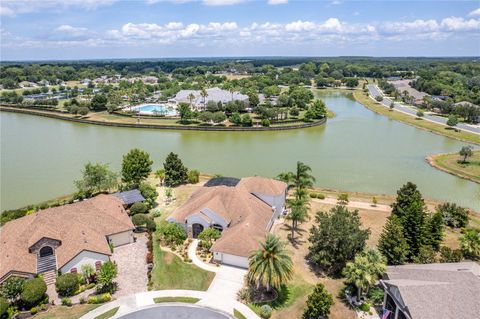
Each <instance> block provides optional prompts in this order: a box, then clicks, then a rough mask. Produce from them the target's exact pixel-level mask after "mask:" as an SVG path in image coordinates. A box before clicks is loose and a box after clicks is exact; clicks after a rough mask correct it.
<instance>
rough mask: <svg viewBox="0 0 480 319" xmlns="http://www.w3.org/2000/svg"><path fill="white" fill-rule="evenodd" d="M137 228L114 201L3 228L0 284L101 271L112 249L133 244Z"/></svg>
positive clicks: (62, 209)
mask: <svg viewBox="0 0 480 319" xmlns="http://www.w3.org/2000/svg"><path fill="white" fill-rule="evenodd" d="M133 229H134V226H133V224H132V222H131V220H130V218H129V217H128V215H127V213H126V212H125V209H124V208H123V202H122V201H121V200H120V199H119V198H117V197H115V196H111V195H104V194H102V195H98V196H96V197H94V198H91V199H88V200H84V201H80V202H76V203H73V204H69V205H64V206H59V207H53V208H48V209H44V210H40V211H38V212H36V213H33V214H31V215H27V216H24V217H22V218H19V219H16V220H12V221H10V222H8V223H6V224H5V225H4V226H3V227H2V231H1V236H0V238H1V244H0V250H1V252H2V253H1V255H0V283H2V282H3V281H5V280H6V279H7V278H8V277H10V276H21V277H27V278H28V277H33V276H35V275H36V274H40V273H46V272H50V273H51V272H52V271H53V272H55V271H59V272H60V273H67V272H80V271H81V266H82V265H84V264H90V265H92V266H93V267H94V268H96V269H99V267H100V266H101V264H102V263H104V262H106V261H108V260H109V259H110V256H111V254H112V253H111V249H110V245H111V246H113V247H117V246H120V245H125V244H129V243H132V242H133Z"/></svg>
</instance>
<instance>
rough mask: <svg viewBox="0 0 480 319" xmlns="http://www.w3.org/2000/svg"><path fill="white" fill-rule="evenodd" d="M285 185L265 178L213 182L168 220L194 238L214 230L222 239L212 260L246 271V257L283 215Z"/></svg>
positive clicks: (216, 243) (194, 195)
mask: <svg viewBox="0 0 480 319" xmlns="http://www.w3.org/2000/svg"><path fill="white" fill-rule="evenodd" d="M286 195H287V184H285V183H284V182H280V181H277V180H274V179H270V178H265V177H259V176H254V177H246V178H242V179H237V178H224V177H221V178H213V179H211V180H209V181H208V182H207V183H205V185H204V186H203V187H202V188H201V189H199V190H198V191H196V192H195V193H194V194H193V195H192V196H191V197H190V198H189V199H188V201H187V202H186V203H185V204H184V205H182V206H181V207H179V208H178V209H176V210H175V211H174V212H173V213H172V214H171V215H170V216H169V218H168V221H170V222H176V223H178V224H179V225H181V226H182V227H184V228H185V230H186V231H187V233H188V235H189V237H193V238H196V237H197V236H198V235H199V234H200V233H201V232H202V231H203V230H204V229H206V228H209V227H213V228H216V229H218V230H219V231H221V232H222V237H221V238H220V239H218V240H217V241H216V242H215V243H214V244H213V246H212V248H211V251H212V252H213V259H214V260H215V261H217V262H220V263H223V264H228V265H232V266H237V267H243V268H247V267H248V256H249V255H250V253H251V252H252V251H254V250H256V249H258V248H259V242H260V241H263V240H264V239H265V235H266V234H267V233H268V232H269V231H270V229H271V228H272V226H273V223H274V221H275V220H276V219H277V218H278V217H279V216H280V215H281V214H282V213H284V211H285V198H286Z"/></svg>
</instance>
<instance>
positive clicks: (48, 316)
mask: <svg viewBox="0 0 480 319" xmlns="http://www.w3.org/2000/svg"><path fill="white" fill-rule="evenodd" d="M99 306H101V305H92V304H83V305H75V306H72V307H66V306H55V307H51V308H50V309H49V310H48V311H47V312H42V313H39V314H37V315H36V316H34V318H35V319H77V318H80V317H81V316H83V315H84V314H86V313H87V312H90V311H92V310H93V309H95V308H97V307H99Z"/></svg>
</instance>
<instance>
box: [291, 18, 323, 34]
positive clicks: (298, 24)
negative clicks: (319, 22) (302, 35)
mask: <svg viewBox="0 0 480 319" xmlns="http://www.w3.org/2000/svg"><path fill="white" fill-rule="evenodd" d="M315 27H316V25H315V23H313V22H310V21H302V20H298V21H295V22H291V23H288V24H287V25H285V30H287V31H297V32H298V31H309V30H313V29H314V28H315Z"/></svg>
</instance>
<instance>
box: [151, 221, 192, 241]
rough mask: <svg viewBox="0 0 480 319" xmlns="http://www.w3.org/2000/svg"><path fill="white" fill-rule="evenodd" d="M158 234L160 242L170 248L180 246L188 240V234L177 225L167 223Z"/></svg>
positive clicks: (160, 228) (159, 229)
mask: <svg viewBox="0 0 480 319" xmlns="http://www.w3.org/2000/svg"><path fill="white" fill-rule="evenodd" d="M157 232H158V235H159V237H160V240H161V241H162V242H164V243H165V244H167V245H169V246H176V245H180V244H182V243H183V242H184V241H185V239H187V232H186V231H185V229H183V227H182V226H180V225H178V224H177V223H165V224H163V225H162V226H160V227H159V228H158V230H157Z"/></svg>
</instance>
